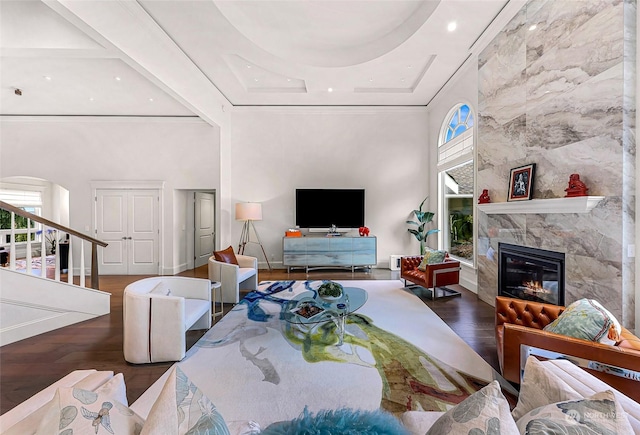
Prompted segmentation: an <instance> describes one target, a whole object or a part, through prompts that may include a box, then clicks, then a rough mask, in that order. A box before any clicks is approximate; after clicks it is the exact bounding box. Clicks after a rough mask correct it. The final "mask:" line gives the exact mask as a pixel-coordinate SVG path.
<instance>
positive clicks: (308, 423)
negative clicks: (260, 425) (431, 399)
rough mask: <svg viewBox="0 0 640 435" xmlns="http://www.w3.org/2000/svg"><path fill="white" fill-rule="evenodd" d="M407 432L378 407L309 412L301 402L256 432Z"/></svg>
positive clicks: (400, 434)
mask: <svg viewBox="0 0 640 435" xmlns="http://www.w3.org/2000/svg"><path fill="white" fill-rule="evenodd" d="M299 434H305V435H321V434H322V435H324V434H341V435H409V431H408V430H407V429H406V428H405V427H404V426H403V425H402V423H400V420H398V419H397V418H395V417H394V416H393V415H391V414H389V413H388V412H385V411H382V410H376V411H363V410H356V409H350V408H341V409H336V410H331V409H329V410H322V411H319V412H318V413H317V414H316V415H313V414H312V413H310V412H309V411H308V410H307V407H306V406H305V408H304V411H303V412H302V414H301V415H300V416H299V417H298V418H296V419H294V420H291V421H280V422H277V423H273V424H271V425H269V426H268V427H267V428H265V429H264V430H263V431H262V432H260V435H299Z"/></svg>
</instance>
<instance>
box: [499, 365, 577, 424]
mask: <svg viewBox="0 0 640 435" xmlns="http://www.w3.org/2000/svg"><path fill="white" fill-rule="evenodd" d="M582 397H583V396H582V395H581V394H579V393H578V392H577V391H576V390H574V389H573V388H571V387H570V386H569V385H568V384H567V383H566V382H565V381H563V380H562V379H560V378H558V377H557V376H556V375H554V374H553V373H551V372H550V371H549V370H547V369H546V368H545V366H544V365H542V363H541V362H540V361H539V360H538V359H537V358H536V357H534V356H530V357H529V358H527V363H526V366H525V369H524V377H523V378H522V384H520V394H519V395H518V403H517V405H516V407H515V408H514V409H513V411H511V415H512V416H513V418H514V419H516V420H518V419H520V417H522V416H524V415H525V414H526V413H528V412H530V411H533V410H534V409H536V408H539V407H541V406H545V405H549V404H550V403H555V402H562V401H565V400H574V399H582Z"/></svg>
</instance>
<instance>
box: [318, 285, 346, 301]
mask: <svg viewBox="0 0 640 435" xmlns="http://www.w3.org/2000/svg"><path fill="white" fill-rule="evenodd" d="M318 295H320V297H331V298H339V297H340V296H342V285H340V284H338V283H337V282H333V281H327V282H325V283H323V284H322V285H321V286H320V287H318Z"/></svg>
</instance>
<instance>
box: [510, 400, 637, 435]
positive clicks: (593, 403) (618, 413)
mask: <svg viewBox="0 0 640 435" xmlns="http://www.w3.org/2000/svg"><path fill="white" fill-rule="evenodd" d="M517 425H518V430H519V431H520V433H610V434H631V433H633V429H632V428H631V425H630V424H629V420H628V419H627V416H626V413H625V412H624V410H623V409H622V406H621V405H620V403H619V402H618V401H617V400H616V396H615V395H614V394H613V391H611V390H606V391H602V392H599V393H596V394H594V395H593V396H591V397H587V398H580V399H574V400H568V401H564V402H558V403H551V404H549V405H545V406H542V407H540V408H536V409H534V410H532V411H530V412H529V413H527V414H525V415H524V416H523V417H521V418H520V419H519V420H518V422H517Z"/></svg>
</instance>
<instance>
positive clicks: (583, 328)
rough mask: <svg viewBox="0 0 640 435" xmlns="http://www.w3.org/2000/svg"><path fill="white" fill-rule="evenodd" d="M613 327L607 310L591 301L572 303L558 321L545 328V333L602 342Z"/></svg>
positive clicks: (583, 300)
mask: <svg viewBox="0 0 640 435" xmlns="http://www.w3.org/2000/svg"><path fill="white" fill-rule="evenodd" d="M612 325H613V322H612V320H611V318H610V317H609V315H608V313H607V312H606V310H605V309H603V308H602V305H600V304H599V303H598V302H596V301H592V300H591V299H580V300H577V301H575V302H574V303H572V304H571V305H569V306H568V307H567V309H566V310H564V312H563V313H562V314H560V316H558V318H557V319H556V320H554V321H553V322H551V323H549V324H548V325H547V326H545V327H544V330H545V331H548V332H554V333H556V334H562V335H566V336H569V337H574V338H581V339H583V340H590V341H600V340H601V339H602V338H603V337H606V336H607V334H608V333H609V328H611V326H612Z"/></svg>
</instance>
